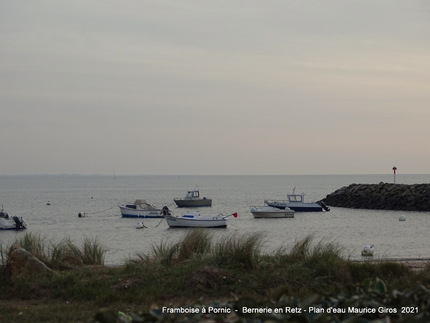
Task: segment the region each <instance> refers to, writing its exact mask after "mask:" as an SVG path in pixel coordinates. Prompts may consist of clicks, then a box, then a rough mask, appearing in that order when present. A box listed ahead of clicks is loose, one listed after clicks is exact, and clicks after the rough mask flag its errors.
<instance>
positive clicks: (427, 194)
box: [322, 182, 430, 211]
mask: <svg viewBox="0 0 430 323" xmlns="http://www.w3.org/2000/svg"><path fill="white" fill-rule="evenodd" d="M322 201H323V202H324V203H325V204H327V205H329V206H337V207H346V208H356V209H380V210H405V211H430V184H412V185H406V184H392V183H382V182H380V183H379V184H351V185H349V186H344V187H342V188H340V189H338V190H336V191H335V192H333V193H331V194H329V195H327V196H326V197H325V198H324V199H323V200H322Z"/></svg>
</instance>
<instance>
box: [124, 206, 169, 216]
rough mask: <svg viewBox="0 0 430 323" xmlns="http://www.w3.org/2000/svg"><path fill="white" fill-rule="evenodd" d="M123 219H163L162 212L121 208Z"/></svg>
mask: <svg viewBox="0 0 430 323" xmlns="http://www.w3.org/2000/svg"><path fill="white" fill-rule="evenodd" d="M119 209H120V211H121V216H122V217H123V218H162V217H163V216H162V215H161V214H160V211H148V210H136V209H132V208H127V207H123V206H119Z"/></svg>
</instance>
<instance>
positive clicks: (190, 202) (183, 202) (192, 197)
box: [173, 190, 212, 207]
mask: <svg viewBox="0 0 430 323" xmlns="http://www.w3.org/2000/svg"><path fill="white" fill-rule="evenodd" d="M173 200H174V201H175V203H176V205H177V206H178V207H201V206H212V199H209V198H207V197H200V192H199V191H198V190H192V191H188V192H187V194H186V195H185V197H184V198H174V199H173Z"/></svg>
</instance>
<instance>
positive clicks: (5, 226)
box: [0, 207, 27, 230]
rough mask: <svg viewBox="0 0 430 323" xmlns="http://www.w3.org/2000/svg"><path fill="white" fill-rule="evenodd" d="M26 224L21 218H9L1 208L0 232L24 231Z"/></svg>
mask: <svg viewBox="0 0 430 323" xmlns="http://www.w3.org/2000/svg"><path fill="white" fill-rule="evenodd" d="M24 229H27V223H26V222H25V221H24V219H23V218H22V217H17V216H15V215H14V216H10V215H9V214H8V213H7V212H6V211H5V210H4V209H3V207H2V209H1V211H0V230H24Z"/></svg>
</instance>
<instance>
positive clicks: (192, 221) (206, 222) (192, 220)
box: [161, 207, 237, 228]
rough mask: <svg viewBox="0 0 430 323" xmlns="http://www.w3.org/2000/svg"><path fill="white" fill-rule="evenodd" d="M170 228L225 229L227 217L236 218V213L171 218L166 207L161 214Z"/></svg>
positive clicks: (188, 214)
mask: <svg viewBox="0 0 430 323" xmlns="http://www.w3.org/2000/svg"><path fill="white" fill-rule="evenodd" d="M161 213H162V214H163V216H164V218H165V219H166V222H167V224H168V225H169V227H171V228H226V227H227V217H229V216H230V215H232V216H234V217H237V213H233V214H230V215H223V214H218V215H215V216H202V215H201V214H200V213H198V212H192V213H185V214H182V215H181V216H173V214H172V212H170V210H169V209H168V208H167V207H164V208H163V210H162V212H161Z"/></svg>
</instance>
